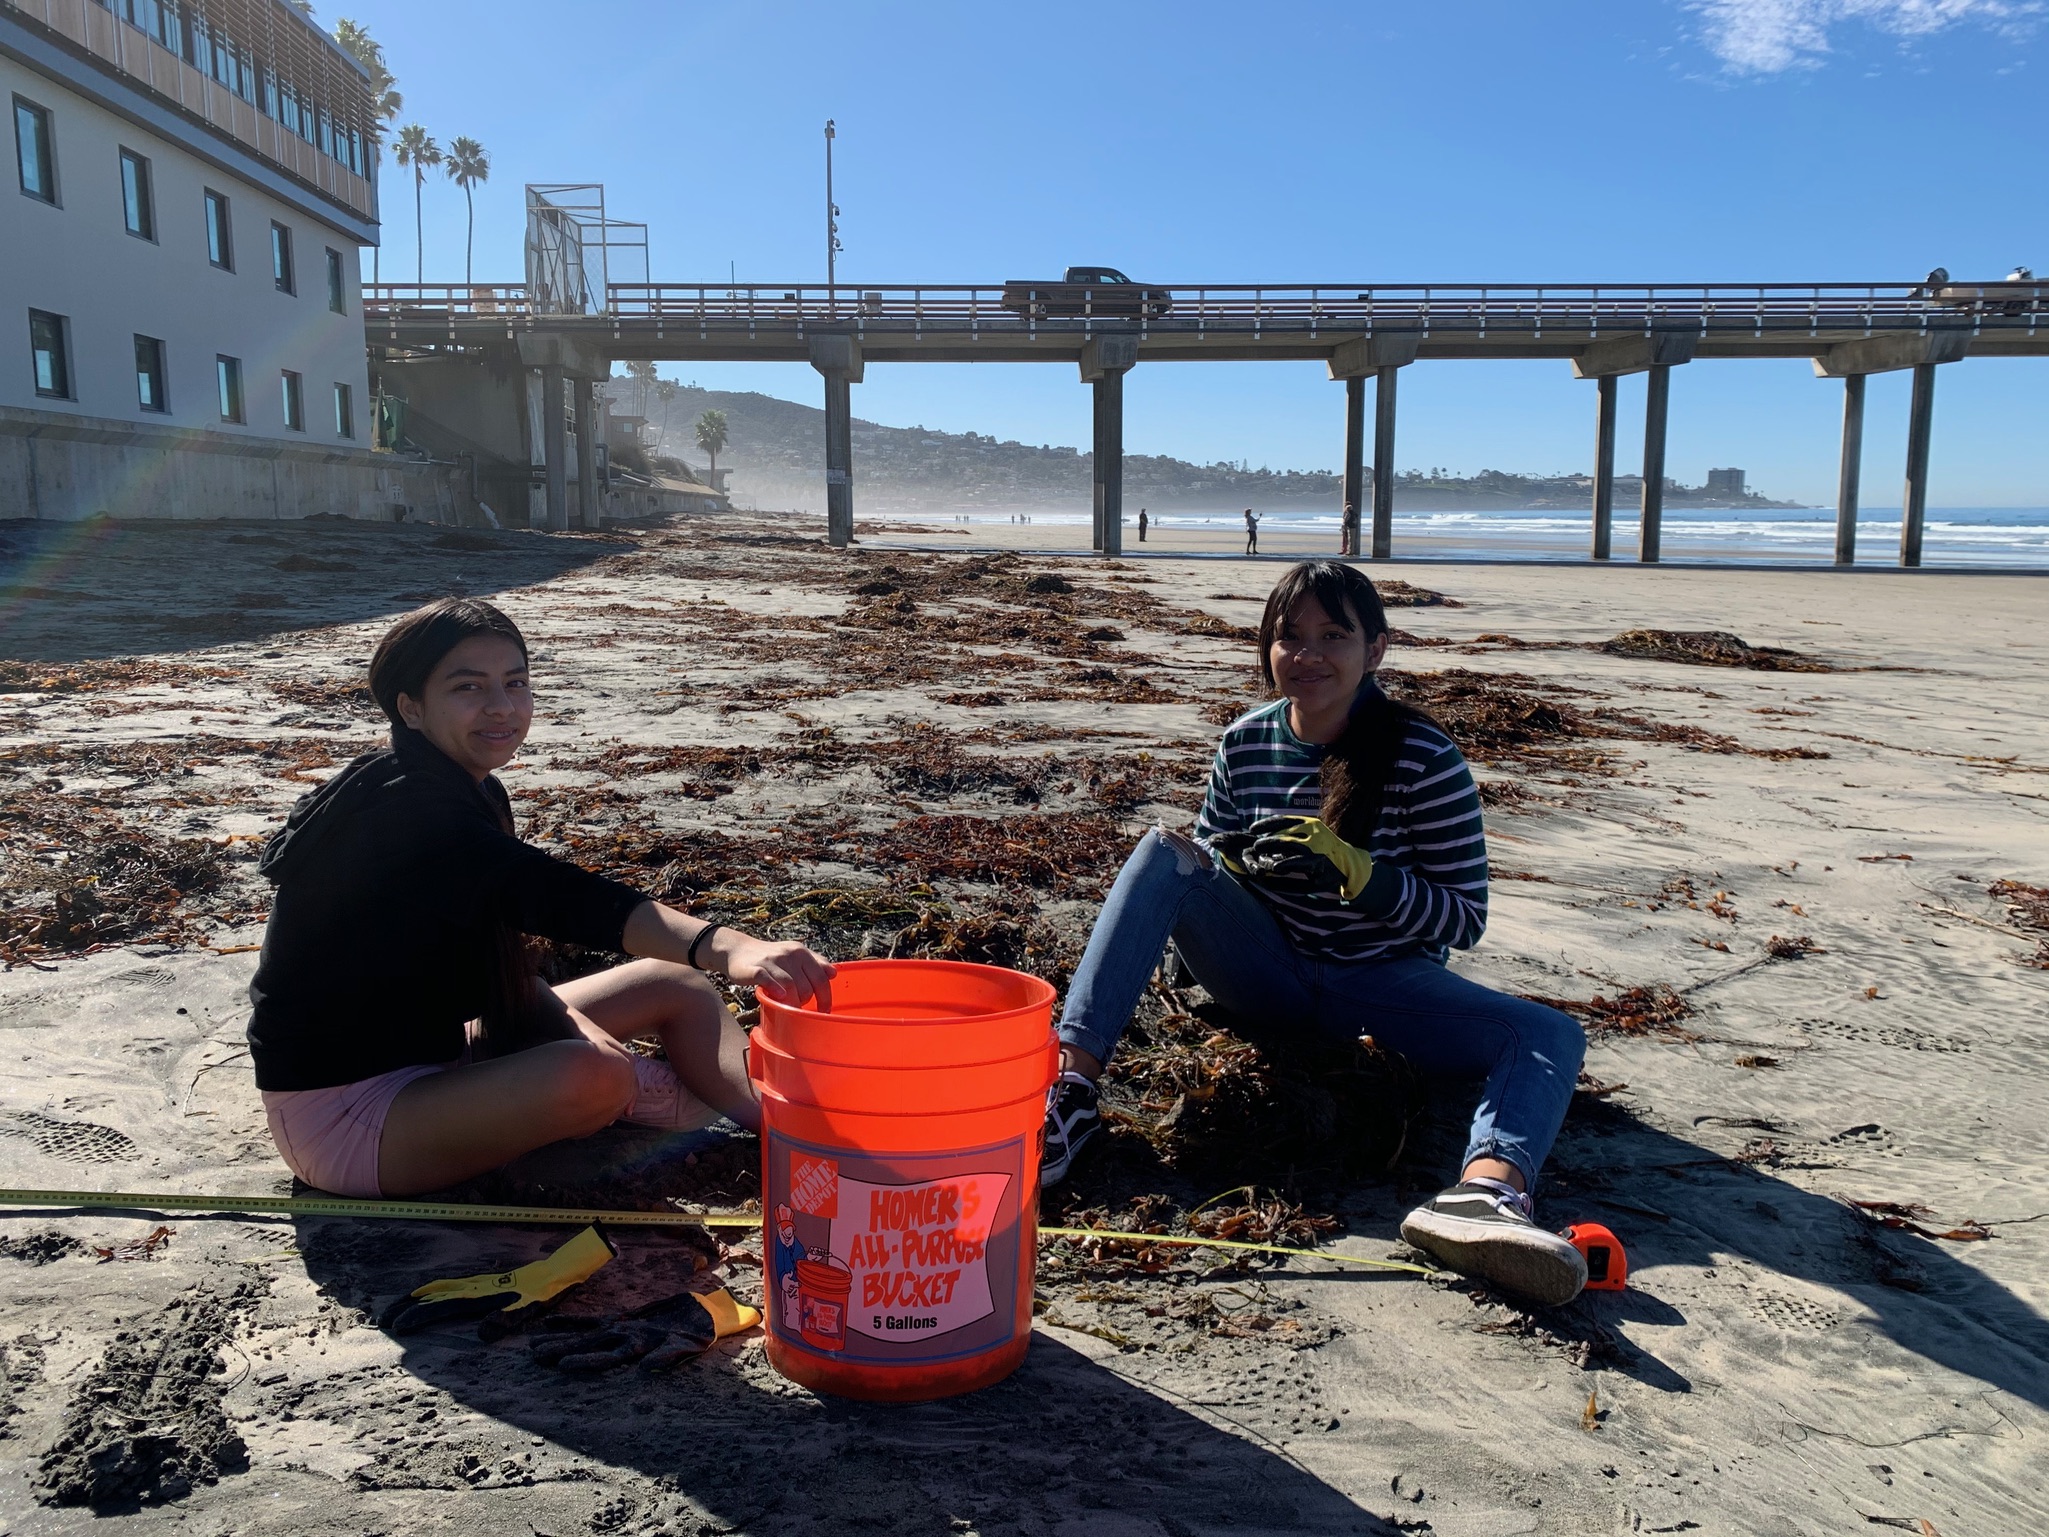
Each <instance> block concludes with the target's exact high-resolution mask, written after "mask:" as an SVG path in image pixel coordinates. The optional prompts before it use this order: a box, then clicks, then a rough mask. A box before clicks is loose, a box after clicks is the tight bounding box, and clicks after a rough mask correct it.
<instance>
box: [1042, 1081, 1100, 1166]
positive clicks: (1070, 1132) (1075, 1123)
mask: <svg viewBox="0 0 2049 1537" xmlns="http://www.w3.org/2000/svg"><path fill="white" fill-rule="evenodd" d="M1102 1125H1103V1118H1102V1116H1101V1115H1100V1114H1098V1113H1097V1111H1096V1086H1095V1085H1094V1084H1093V1083H1091V1082H1089V1080H1088V1079H1086V1078H1084V1077H1082V1075H1081V1074H1080V1073H1062V1074H1061V1075H1060V1077H1059V1078H1058V1080H1056V1081H1055V1083H1054V1085H1053V1087H1052V1089H1051V1091H1050V1092H1048V1094H1047V1095H1046V1146H1045V1149H1044V1150H1043V1151H1042V1152H1041V1153H1040V1154H1039V1188H1041V1189H1042V1190H1043V1189H1045V1188H1046V1187H1048V1186H1051V1185H1057V1184H1059V1183H1060V1182H1061V1181H1062V1180H1063V1179H1065V1178H1067V1171H1068V1170H1069V1169H1071V1168H1073V1167H1074V1160H1075V1156H1076V1155H1077V1154H1078V1153H1080V1152H1081V1150H1082V1149H1083V1148H1084V1147H1086V1146H1087V1145H1088V1140H1089V1138H1091V1137H1093V1136H1094V1135H1095V1134H1096V1133H1097V1132H1098V1131H1100V1130H1101V1129H1102Z"/></svg>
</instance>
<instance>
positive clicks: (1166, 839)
mask: <svg viewBox="0 0 2049 1537" xmlns="http://www.w3.org/2000/svg"><path fill="white" fill-rule="evenodd" d="M1153 832H1154V834H1155V835H1156V836H1157V837H1158V838H1159V840H1160V842H1162V843H1164V844H1165V845H1166V846H1167V847H1168V849H1169V850H1171V851H1172V853H1173V855H1174V869H1175V871H1176V873H1178V874H1181V875H1194V874H1196V873H1197V872H1198V871H1203V870H1207V869H1209V868H1210V857H1209V851H1208V850H1207V849H1205V848H1204V847H1203V846H1202V845H1201V844H1199V843H1197V842H1196V841H1195V840H1194V839H1193V838H1191V837H1189V836H1188V834H1186V833H1177V832H1175V831H1174V830H1173V829H1172V828H1168V827H1155V828H1154V829H1153Z"/></svg>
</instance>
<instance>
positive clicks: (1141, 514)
mask: <svg viewBox="0 0 2049 1537" xmlns="http://www.w3.org/2000/svg"><path fill="white" fill-rule="evenodd" d="M1145 525H1146V516H1145V509H1144V508H1143V507H1141V508H1139V509H1138V542H1139V543H1140V544H1144V543H1145Z"/></svg>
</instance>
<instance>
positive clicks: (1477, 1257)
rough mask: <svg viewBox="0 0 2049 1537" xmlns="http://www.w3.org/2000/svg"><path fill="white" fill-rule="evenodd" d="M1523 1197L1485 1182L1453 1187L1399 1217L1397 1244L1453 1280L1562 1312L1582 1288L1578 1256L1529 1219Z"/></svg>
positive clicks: (1584, 1267)
mask: <svg viewBox="0 0 2049 1537" xmlns="http://www.w3.org/2000/svg"><path fill="white" fill-rule="evenodd" d="M1532 1209H1533V1206H1532V1202H1531V1201H1530V1198H1529V1197H1528V1196H1527V1195H1525V1194H1523V1193H1521V1192H1520V1191H1516V1190H1513V1189H1511V1188H1510V1187H1509V1186H1507V1185H1503V1184H1497V1183H1495V1182H1494V1181H1492V1180H1489V1181H1487V1182H1485V1183H1484V1184H1481V1183H1473V1182H1468V1183H1466V1184H1463V1185H1454V1186H1452V1188H1451V1189H1449V1190H1447V1191H1445V1192H1443V1193H1442V1194H1441V1195H1439V1196H1438V1197H1437V1198H1436V1199H1435V1200H1432V1201H1428V1202H1425V1203H1424V1204H1423V1205H1421V1206H1418V1207H1417V1208H1416V1209H1415V1210H1414V1211H1412V1212H1410V1213H1409V1214H1408V1215H1407V1216H1406V1217H1404V1218H1402V1239H1403V1241H1404V1242H1406V1243H1407V1244H1409V1245H1410V1246H1411V1247H1412V1248H1416V1249H1421V1250H1422V1251H1423V1252H1424V1253H1425V1254H1427V1255H1429V1256H1430V1257H1431V1258H1432V1259H1434V1260H1436V1261H1438V1262H1439V1263H1440V1264H1442V1265H1444V1266H1446V1267H1448V1268H1449V1269H1452V1270H1456V1271H1458V1272H1459V1273H1460V1274H1461V1275H1469V1276H1474V1277H1477V1278H1478V1279H1480V1280H1483V1281H1490V1282H1492V1283H1493V1284H1494V1285H1496V1286H1499V1287H1500V1288H1501V1289H1502V1290H1503V1291H1507V1292H1513V1293H1515V1294H1516V1295H1517V1296H1518V1297H1522V1298H1525V1299H1527V1300H1528V1301H1531V1302H1534V1303H1536V1304H1537V1305H1538V1306H1540V1307H1562V1306H1564V1304H1566V1303H1568V1302H1570V1301H1572V1299H1573V1298H1574V1297H1577V1296H1578V1295H1579V1294H1580V1289H1581V1288H1582V1287H1584V1286H1585V1285H1586V1284H1587V1262H1586V1257H1585V1256H1584V1255H1582V1254H1581V1253H1580V1252H1579V1250H1577V1249H1575V1248H1574V1247H1573V1246H1572V1245H1571V1244H1570V1243H1568V1242H1566V1240H1565V1239H1563V1238H1561V1237H1560V1236H1559V1235H1558V1234H1556V1233H1549V1232H1546V1231H1545V1230H1544V1229H1543V1228H1540V1227H1538V1226H1537V1224H1536V1223H1535V1222H1534V1221H1532V1220H1531V1212H1532Z"/></svg>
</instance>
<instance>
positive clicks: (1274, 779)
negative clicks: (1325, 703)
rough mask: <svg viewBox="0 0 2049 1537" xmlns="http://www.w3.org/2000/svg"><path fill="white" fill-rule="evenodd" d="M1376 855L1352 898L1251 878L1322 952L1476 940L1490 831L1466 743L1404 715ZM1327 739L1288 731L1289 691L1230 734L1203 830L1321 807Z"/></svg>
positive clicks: (1402, 951) (1371, 848) (1443, 946)
mask: <svg viewBox="0 0 2049 1537" xmlns="http://www.w3.org/2000/svg"><path fill="white" fill-rule="evenodd" d="M1406 730H1407V740H1406V741H1404V743H1403V744H1402V749H1401V751H1400V752H1399V753H1397V754H1396V757H1395V766H1394V778H1393V780H1392V781H1391V782H1390V783H1389V784H1388V785H1387V787H1386V793H1385V796H1384V798H1383V800H1382V804H1381V809H1380V820H1379V822H1378V824H1377V825H1376V826H1375V827H1374V829H1373V835H1372V838H1371V840H1370V841H1369V843H1368V846H1367V850H1366V851H1367V853H1369V854H1370V855H1372V857H1373V877H1372V879H1371V880H1369V881H1368V882H1367V883H1366V889H1365V890H1364V891H1362V892H1360V893H1359V895H1358V896H1357V897H1356V898H1354V899H1353V900H1352V901H1350V902H1347V901H1345V900H1344V899H1343V898H1342V897H1340V896H1338V895H1337V894H1336V893H1329V894H1324V893H1317V892H1308V893H1305V892H1301V891H1296V890H1287V891H1283V890H1278V889H1275V888H1272V887H1268V886H1264V885H1262V884H1261V883H1260V882H1259V881H1258V880H1256V879H1250V878H1247V884H1248V885H1250V886H1252V887H1253V889H1254V890H1255V891H1257V892H1258V894H1259V896H1260V898H1261V900H1262V901H1264V902H1265V903H1266V905H1267V907H1268V908H1269V909H1270V910H1271V911H1272V913H1273V914H1274V916H1275V918H1277V919H1278V920H1279V921H1280V924H1281V927H1282V929H1283V930H1284V931H1285V932H1286V933H1287V935H1288V937H1289V938H1290V939H1291V940H1293V941H1294V943H1295V945H1296V947H1297V948H1298V949H1300V950H1301V951H1302V952H1303V953H1305V954H1307V955H1313V956H1316V957H1318V958H1319V959H1323V960H1336V961H1364V960H1380V959H1384V958H1386V957H1389V956H1396V955H1408V954H1415V953H1418V952H1420V953H1422V954H1426V955H1430V956H1433V957H1435V958H1437V959H1440V960H1441V959H1442V958H1443V957H1444V954H1445V951H1446V950H1447V949H1448V948H1449V949H1459V950H1467V949H1470V948H1472V946H1473V945H1475V944H1476V943H1478V942H1479V938H1480V934H1481V932H1482V931H1483V930H1484V929H1485V928H1486V927H1487V836H1486V830H1485V828H1484V827H1483V826H1482V824H1481V819H1480V795H1479V791H1478V790H1477V789H1476V788H1475V787H1474V785H1473V776H1472V773H1471V771H1470V770H1468V769H1467V767H1466V760H1465V757H1464V755H1462V754H1461V753H1460V752H1459V750H1458V745H1457V744H1456V743H1454V742H1453V741H1452V739H1451V738H1450V737H1448V736H1446V735H1445V734H1444V733H1443V732H1442V731H1440V730H1438V729H1437V728H1436V727H1434V726H1428V725H1424V724H1422V723H1420V722H1411V723H1409V724H1408V725H1407V728H1406ZM1324 751H1325V749H1324V748H1322V747H1320V746H1318V745H1316V744H1315V743H1313V742H1304V741H1303V740H1302V739H1301V738H1300V737H1298V736H1296V735H1295V733H1294V732H1293V731H1292V730H1291V729H1289V726H1288V705H1287V701H1286V700H1276V701H1275V702H1274V703H1273V704H1270V705H1266V706H1264V707H1262V708H1260V709H1257V710H1254V711H1252V712H1251V713H1250V714H1248V715H1244V716H1241V717H1240V718H1239V719H1238V720H1236V721H1235V722H1233V723H1232V725H1231V726H1230V728H1229V729H1228V730H1226V731H1225V732H1224V739H1223V741H1222V742H1220V743H1219V744H1218V746H1217V757H1216V763H1215V765H1214V766H1213V767H1212V768H1211V770H1210V783H1209V795H1208V797H1207V799H1205V800H1204V802H1203V807H1202V812H1201V815H1200V816H1198V817H1197V818H1196V823H1195V836H1196V837H1197V838H1198V839H1199V840H1201V841H1203V842H1207V841H1208V840H1210V839H1212V838H1214V837H1215V836H1216V835H1217V834H1219V833H1227V832H1243V831H1244V830H1245V829H1246V828H1248V827H1250V826H1251V825H1252V824H1253V823H1254V822H1257V821H1258V820H1260V818H1262V817H1272V816H1309V817H1313V816H1316V815H1318V814H1319V810H1320V807H1321V805H1322V800H1323V787H1322V768H1323V757H1324Z"/></svg>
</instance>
